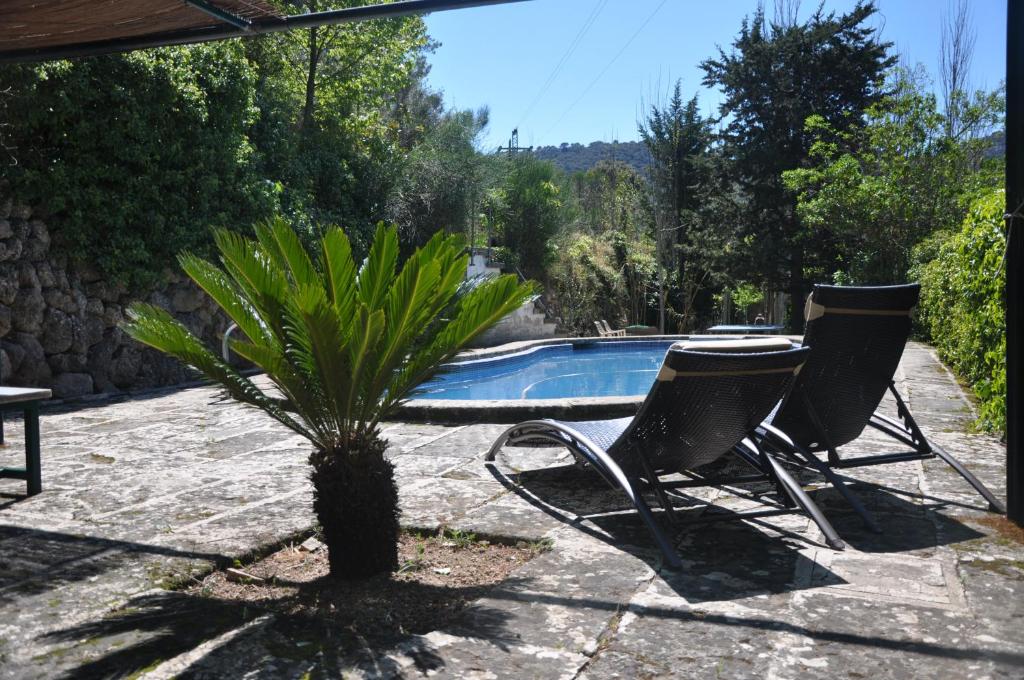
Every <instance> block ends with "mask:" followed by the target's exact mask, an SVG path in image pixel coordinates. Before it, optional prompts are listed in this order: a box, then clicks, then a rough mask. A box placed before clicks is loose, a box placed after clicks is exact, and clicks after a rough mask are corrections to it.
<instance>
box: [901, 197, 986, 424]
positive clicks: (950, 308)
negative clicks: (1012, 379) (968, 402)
mask: <svg viewBox="0 0 1024 680" xmlns="http://www.w3.org/2000/svg"><path fill="white" fill-rule="evenodd" d="M1004 208H1005V194H1004V192H1003V191H992V192H989V193H986V194H984V195H983V196H981V197H980V198H979V199H978V200H976V201H975V202H974V203H973V204H972V205H971V208H970V211H969V212H968V214H967V217H966V218H965V219H964V222H963V225H962V226H961V228H960V231H958V232H955V233H952V234H949V233H945V234H939V235H936V236H935V237H933V239H931V241H930V242H925V243H923V244H921V246H919V248H918V261H923V260H925V259H927V260H928V261H926V262H924V263H923V264H921V265H919V266H918V267H917V268H916V272H915V273H916V275H917V276H918V278H919V279H920V281H921V287H922V291H921V307H920V317H919V321H920V322H921V324H922V326H923V329H924V330H925V332H926V333H927V334H928V335H929V336H930V338H931V341H932V342H933V343H934V345H935V347H936V349H938V352H939V356H940V357H942V360H943V361H945V362H946V363H947V364H949V365H950V366H951V367H952V368H953V370H954V371H955V372H956V373H957V374H958V375H959V376H960V377H961V378H962V379H963V380H965V381H966V382H968V383H969V384H970V385H971V387H972V388H973V389H974V391H975V393H976V394H977V395H978V399H979V400H980V403H981V408H980V418H979V425H980V426H981V427H983V428H984V429H988V430H996V431H1001V432H1005V431H1006V316H1005V303H1004V299H1005V298H1004V295H1005V288H1006V268H1005V262H1004V260H1003V257H1004V253H1005V250H1006V235H1005V233H1004V227H1003V212H1004ZM932 256H933V257H932Z"/></svg>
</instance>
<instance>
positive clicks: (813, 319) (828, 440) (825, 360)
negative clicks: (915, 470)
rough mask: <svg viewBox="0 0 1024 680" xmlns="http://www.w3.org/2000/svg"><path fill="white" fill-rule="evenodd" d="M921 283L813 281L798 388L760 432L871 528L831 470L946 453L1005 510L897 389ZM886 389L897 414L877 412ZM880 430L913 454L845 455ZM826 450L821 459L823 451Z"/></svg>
mask: <svg viewBox="0 0 1024 680" xmlns="http://www.w3.org/2000/svg"><path fill="white" fill-rule="evenodd" d="M919 294H920V286H919V285H918V284H908V285H901V286H876V287H848V286H843V287H840V286H825V285H818V286H815V288H814V291H813V292H812V293H811V295H810V297H809V298H808V300H807V311H806V319H807V327H806V332H805V335H804V340H803V344H804V345H805V346H809V347H810V354H809V355H808V357H807V363H806V364H805V365H804V367H803V369H801V371H800V375H799V376H798V377H797V379H796V381H795V384H794V386H793V390H792V391H791V392H790V393H789V396H788V397H787V398H786V400H785V401H784V402H783V403H782V405H781V407H780V408H779V409H778V412H777V413H776V414H774V415H773V417H772V418H771V420H770V423H769V424H765V425H763V426H762V427H761V428H760V430H759V442H760V443H761V444H762V445H763V446H764V447H765V448H766V449H768V451H769V452H771V453H775V454H781V455H785V456H788V457H790V458H792V459H794V460H796V461H797V462H801V463H804V464H809V465H811V466H812V467H813V468H815V469H817V470H818V471H820V472H822V473H823V474H824V475H825V476H826V477H827V478H828V480H829V481H830V482H832V483H833V485H835V486H836V488H837V489H838V490H839V491H840V492H841V493H842V494H843V496H844V497H846V499H847V500H848V501H849V502H850V503H851V505H852V506H853V507H854V509H855V510H857V512H858V513H859V514H860V515H861V516H862V517H863V518H864V520H865V522H866V523H867V524H868V526H870V527H871V528H873V529H875V530H878V526H877V524H876V523H875V522H874V520H873V519H872V518H871V516H870V515H869V514H868V513H867V511H866V510H865V509H864V508H863V506H862V505H861V504H860V502H859V501H858V499H857V498H856V497H855V496H854V495H853V494H851V493H850V492H849V491H848V490H847V489H846V488H845V486H844V485H843V484H842V482H841V481H840V480H839V479H838V477H837V476H836V475H835V473H834V472H833V471H832V469H833V468H850V467H857V466H863V465H879V464H883V463H897V462H902V461H910V460H919V459H925V458H935V457H938V458H941V459H942V460H944V461H945V462H946V463H948V464H949V465H950V466H951V467H952V468H953V469H954V470H956V471H957V472H958V473H959V474H960V475H961V476H962V477H963V478H964V479H966V480H967V482H968V483H970V485H971V486H973V487H974V488H975V490H976V491H977V492H978V493H980V494H981V495H982V496H983V497H984V498H985V500H986V501H988V504H989V508H990V509H992V510H993V511H996V512H1004V510H1003V506H1002V504H1001V503H999V501H998V500H996V498H995V496H993V495H992V492H991V491H989V490H988V489H987V488H986V487H985V485H984V484H982V483H981V482H980V481H978V479H977V478H976V477H975V476H974V475H972V474H971V473H970V471H968V470H967V469H966V468H965V467H964V466H963V465H962V464H961V463H960V461H958V460H956V459H955V458H954V457H953V456H951V455H950V454H949V453H948V452H947V451H946V450H945V449H943V448H942V447H940V446H938V445H937V444H936V443H935V442H932V441H929V440H928V438H927V437H925V435H924V434H923V433H922V432H921V428H920V427H918V425H917V423H916V422H915V421H914V416H913V415H912V414H911V412H910V409H909V408H908V407H907V403H906V401H904V399H903V397H902V396H901V395H900V393H899V392H898V391H897V390H896V384H895V382H894V381H893V375H894V374H895V372H896V367H897V366H898V365H899V362H900V357H901V356H902V354H903V348H904V346H905V345H906V343H907V338H908V337H909V335H910V325H911V322H910V313H911V311H912V310H913V308H914V307H915V306H916V305H917V300H918V296H919ZM886 392H889V393H891V394H892V397H893V399H894V400H895V403H896V415H897V418H898V420H897V419H894V418H890V417H888V416H885V415H883V414H881V413H878V412H876V409H877V408H878V405H879V403H880V402H881V401H882V398H883V397H884V396H885V394H886ZM869 425H870V426H871V427H873V428H874V429H876V430H878V431H880V432H882V433H884V434H886V435H888V436H890V437H892V438H893V439H895V440H896V441H897V442H899V443H901V444H904V445H906V446H907V447H909V448H910V450H909V451H900V452H896V453H878V454H871V455H858V456H854V457H848V456H841V455H840V454H839V451H838V449H839V447H841V446H843V445H844V444H847V443H849V442H851V441H853V440H854V439H856V438H857V437H859V436H860V434H861V432H863V431H864V428H865V427H867V426H869ZM822 451H824V452H827V457H826V460H824V461H822V460H821V459H820V458H819V457H818V456H817V455H815V454H816V453H818V452H822Z"/></svg>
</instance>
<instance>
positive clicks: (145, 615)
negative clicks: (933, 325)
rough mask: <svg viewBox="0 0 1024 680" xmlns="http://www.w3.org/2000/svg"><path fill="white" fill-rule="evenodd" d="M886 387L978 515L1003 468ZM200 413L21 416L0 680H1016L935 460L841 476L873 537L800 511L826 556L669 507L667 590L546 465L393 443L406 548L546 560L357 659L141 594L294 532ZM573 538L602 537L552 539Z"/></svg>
mask: <svg viewBox="0 0 1024 680" xmlns="http://www.w3.org/2000/svg"><path fill="white" fill-rule="evenodd" d="M899 377H900V387H901V390H902V391H903V392H904V394H906V395H908V397H909V400H910V404H911V408H912V409H913V410H914V412H915V414H916V415H917V417H918V420H919V422H920V423H921V425H922V426H923V427H924V428H925V429H926V431H927V432H928V433H929V434H930V436H932V437H933V438H934V439H935V440H937V441H938V442H939V443H941V444H942V445H944V446H946V447H947V448H948V450H949V451H951V452H952V453H954V455H957V456H959V457H961V459H962V460H963V461H964V462H965V463H967V465H968V466H969V467H970V468H971V469H972V471H974V472H975V473H976V474H977V475H978V476H979V477H980V478H981V479H982V480H983V481H984V482H985V483H986V484H988V485H990V488H992V489H993V490H994V491H996V493H997V495H999V496H1002V494H1003V484H1004V464H1005V459H1004V457H1005V453H1004V448H1003V447H1002V445H1001V444H1000V443H999V442H998V441H996V440H995V439H993V438H991V437H988V436H985V435H980V434H970V433H968V431H967V430H968V424H969V422H970V421H971V419H972V416H971V411H970V404H969V402H968V401H967V400H966V398H965V397H964V395H963V393H962V392H961V391H960V389H959V388H958V387H957V385H956V383H955V381H954V380H953V379H952V377H951V376H950V375H949V374H948V372H946V371H945V369H944V368H943V367H942V366H941V365H940V364H939V363H938V362H937V360H936V359H935V357H934V355H933V353H932V352H931V351H930V350H928V349H927V348H925V347H922V346H917V345H915V346H912V347H910V348H909V349H908V351H907V353H906V354H905V356H904V360H903V364H902V366H901V371H900V375H899ZM216 398H217V393H216V391H215V390H213V389H210V388H193V389H185V390H177V391H165V392H160V393H153V394H149V395H143V396H136V397H133V398H131V399H127V400H122V401H118V402H103V403H96V404H94V405H88V404H77V405H74V407H73V408H72V407H55V408H52V409H50V411H48V412H44V414H43V418H42V430H43V484H44V492H43V493H42V494H41V495H39V496H35V497H32V498H28V499H25V498H23V496H22V493H23V484H21V483H18V482H14V481H10V480H3V481H0V677H2V678H36V677H146V678H169V677H184V678H220V677H259V678H306V677H342V676H344V677H393V676H404V677H410V678H415V677H421V676H424V675H436V676H439V677H472V678H533V677H536V678H589V679H591V680H598V679H603V678H637V677H681V678H719V677H720V678H818V677H822V678H824V677H828V678H879V679H880V678H904V677H921V678H976V679H981V678H1021V677H1024V597H1022V595H1024V580H1022V579H1024V546H1022V545H1020V544H1019V543H1016V542H1014V541H1013V540H1010V539H1008V538H1006V537H1003V536H1001V535H1000V534H999V533H998V532H997V531H996V530H995V529H993V528H992V527H993V526H997V525H995V524H993V523H992V522H991V519H992V518H994V517H995V516H994V515H991V514H989V513H986V512H984V503H983V501H982V500H981V499H980V498H979V497H977V496H976V495H975V494H974V492H973V491H972V490H971V489H970V487H969V486H967V484H966V483H964V482H963V481H962V480H961V479H960V478H959V477H958V476H956V474H955V473H953V471H952V470H951V469H949V468H948V467H946V466H945V465H944V464H943V463H941V462H940V461H936V460H931V461H926V462H924V463H921V462H912V463H902V464H898V465H888V466H880V467H875V468H861V469H859V470H855V471H853V472H851V474H850V477H851V478H852V479H854V480H856V485H855V490H856V491H857V492H858V493H859V494H861V495H862V497H863V498H864V499H865V501H866V504H867V505H868V506H869V507H870V508H873V509H874V511H875V513H876V516H877V518H878V519H879V521H880V523H881V524H882V525H883V527H884V528H885V533H884V534H882V535H875V534H871V533H868V532H866V531H865V530H863V529H862V528H861V525H860V522H859V520H858V518H857V517H856V516H855V515H853V514H852V513H851V512H850V511H849V510H848V508H846V507H845V505H844V504H843V502H842V500H841V499H840V498H839V497H838V495H837V494H835V493H834V492H832V491H831V490H829V489H827V488H820V489H817V490H815V491H814V492H813V493H812V495H813V496H814V498H815V499H816V500H817V501H818V503H819V504H820V505H821V506H822V507H823V509H825V511H826V513H827V514H828V515H829V517H830V518H831V519H832V520H833V523H834V524H835V525H836V528H837V529H838V530H839V532H840V534H842V535H843V537H844V538H845V539H846V540H847V541H848V543H849V544H850V546H849V547H848V548H847V550H845V551H842V552H837V551H833V550H830V549H828V548H827V547H825V546H824V544H823V542H822V541H821V537H820V536H819V534H818V532H817V529H816V527H815V526H814V525H813V523H810V522H809V521H808V520H807V519H806V518H805V517H803V516H801V515H777V516H771V517H764V518H761V519H758V520H747V521H736V520H731V521H722V522H715V523H703V522H702V523H696V522H695V521H694V520H697V519H698V518H700V517H703V518H708V517H717V516H722V517H723V518H726V519H727V518H728V515H729V514H730V513H731V512H733V511H739V510H744V509H749V508H752V507H757V502H756V500H754V499H750V498H736V497H733V496H730V495H727V494H725V493H723V491H721V490H717V489H705V490H701V491H698V492H694V493H693V496H694V501H695V502H696V501H698V500H713V501H714V503H715V505H714V508H713V509H704V508H703V507H702V506H697V505H696V504H695V505H694V507H693V508H687V509H684V510H683V511H682V514H683V515H684V517H685V519H686V521H685V522H684V523H683V525H682V526H681V527H679V528H678V529H677V530H676V532H675V536H676V540H677V544H678V547H679V550H680V552H681V554H682V555H683V557H684V559H685V563H686V567H685V569H684V570H683V571H681V572H679V573H670V572H666V571H662V570H661V569H660V561H659V558H658V555H657V553H656V551H654V550H652V548H651V544H650V541H649V540H648V537H647V535H646V533H645V532H644V529H643V527H642V525H640V523H639V522H638V521H637V520H636V519H635V518H634V517H632V516H630V515H628V514H622V513H617V512H615V511H616V510H621V509H623V507H624V505H623V503H622V500H621V499H620V498H619V497H618V496H617V495H616V494H614V493H612V492H609V491H608V490H606V489H604V488H603V487H602V486H601V484H600V483H599V482H598V481H596V480H593V479H590V478H588V477H586V476H582V477H581V476H580V475H579V474H577V473H576V471H575V470H571V469H566V468H565V467H564V465H565V464H566V463H567V462H568V461H569V459H568V457H567V455H566V454H564V453H562V452H559V451H556V450H546V449H540V450H521V451H516V450H506V455H504V456H503V458H502V467H501V472H502V474H495V473H493V472H492V471H491V469H489V468H488V467H486V466H485V465H484V464H483V460H482V459H483V455H484V453H485V451H486V450H487V448H488V446H489V444H490V442H491V441H492V440H493V438H494V437H495V436H496V435H497V434H498V433H499V432H500V431H501V430H502V429H503V427H504V426H502V425H494V424H478V425H470V426H442V425H417V424H402V423H395V424H390V425H389V426H388V427H387V428H386V430H385V436H386V437H387V438H388V439H389V440H390V442H391V448H390V455H392V456H393V459H394V461H395V464H396V466H397V470H398V478H399V483H400V487H401V492H400V493H401V498H402V504H403V513H404V515H403V517H404V520H403V521H404V523H405V524H406V525H409V526H415V527H421V528H437V527H439V526H441V525H447V526H449V527H452V528H458V529H465V530H470V531H474V532H477V533H481V534H487V535H494V536H504V537H509V538H521V539H526V540H538V539H542V538H548V539H551V540H552V541H553V546H554V547H553V549H552V550H551V551H550V552H547V553H544V554H543V555H541V556H539V557H537V558H536V559H534V560H533V561H531V562H530V563H528V564H526V565H524V566H523V567H522V568H520V569H519V570H518V571H516V572H514V573H513V576H512V578H511V579H510V580H508V581H506V582H505V583H503V584H501V585H500V586H498V587H496V588H495V589H494V590H493V591H492V592H491V593H490V594H489V595H488V596H487V597H485V598H484V599H482V600H478V601H476V602H475V603H474V604H473V605H472V606H471V607H470V609H469V611H468V612H467V613H466V615H465V616H464V617H463V618H462V619H461V620H460V621H459V622H458V623H456V624H455V625H452V626H449V627H447V628H445V629H443V630H439V631H435V632H433V633H430V634H428V635H424V636H409V637H406V638H403V639H399V640H395V641H393V642H392V643H388V644H379V645H377V646H370V645H368V644H366V642H365V641H363V640H359V639H353V637H352V635H351V634H349V633H347V632H346V631H343V630H338V629H335V628H332V626H330V625H329V624H326V623H324V622H322V621H317V620H309V619H301V618H298V617H289V616H283V615H275V614H268V613H266V612H263V611H260V610H257V609H254V608H252V607H251V606H249V607H245V606H242V605H240V604H239V605H236V604H233V603H228V602H219V601H213V600H208V599H203V598H197V597H192V596H188V595H185V594H183V593H180V592H176V591H173V590H167V589H166V586H168V585H170V584H175V583H181V582H183V581H185V580H187V579H188V578H189V576H190V575H199V574H201V573H204V572H205V571H208V570H209V569H210V568H211V566H212V565H213V564H214V563H222V564H223V563H227V562H230V561H231V560H232V559H235V558H244V557H245V556H247V555H250V554H253V553H254V552H259V551H261V550H265V549H267V548H269V547H271V546H274V545H277V544H280V543H281V542H282V541H285V540H287V539H289V538H291V537H294V536H296V535H299V534H301V533H302V532H304V531H307V530H308V529H309V527H310V526H311V525H312V523H313V518H312V514H311V510H310V489H309V482H308V479H307V474H308V471H307V466H306V462H305V461H306V456H307V450H308V449H307V446H306V445H305V444H304V442H303V440H301V439H299V438H297V437H295V436H293V435H291V434H290V433H289V432H287V431H285V430H283V429H282V428H280V427H277V426H275V425H274V424H273V423H272V422H271V421H270V420H269V419H267V418H266V417H264V416H262V415H261V414H260V413H258V412H256V411H251V410H247V409H243V408H241V407H239V406H237V405H235V404H232V403H227V402H218V401H217V400H216ZM8 434H9V437H8V439H9V442H10V444H11V446H9V447H8V448H6V449H0V465H2V464H5V463H6V464H16V463H17V461H18V458H19V456H20V448H19V447H20V445H21V442H20V439H19V437H20V424H19V423H17V422H14V423H9V427H8ZM882 441H883V440H879V439H877V438H876V437H874V436H872V435H870V434H865V436H864V437H862V439H861V440H859V441H858V442H856V443H855V445H853V446H852V447H851V448H852V449H858V448H859V449H874V450H877V449H878V448H879V447H880V446H885V445H884V444H882ZM886 448H890V449H891V446H890V447H886ZM520 470H528V471H530V472H523V473H521V474H517V472H518V471H520ZM808 481H809V482H812V483H814V482H816V481H817V480H814V479H808ZM516 485H519V489H518V493H517V492H516V491H517V489H516V488H514V487H515V486H516ZM813 486H817V485H816V484H812V487H813ZM590 513H602V514H601V515H600V516H598V517H594V518H593V519H587V520H579V519H578V517H579V515H582V514H590Z"/></svg>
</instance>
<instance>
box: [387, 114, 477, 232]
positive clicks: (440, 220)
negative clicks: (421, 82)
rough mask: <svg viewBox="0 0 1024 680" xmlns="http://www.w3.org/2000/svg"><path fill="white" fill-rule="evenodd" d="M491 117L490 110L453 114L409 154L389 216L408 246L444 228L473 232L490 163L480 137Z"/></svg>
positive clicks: (390, 200) (443, 119)
mask: <svg viewBox="0 0 1024 680" xmlns="http://www.w3.org/2000/svg"><path fill="white" fill-rule="evenodd" d="M487 119H488V112H487V109H481V110H479V111H476V112H473V111H452V112H449V113H447V114H445V115H444V116H443V117H442V118H441V120H440V121H439V122H438V123H437V125H436V126H435V127H434V128H433V129H432V130H430V131H429V132H428V133H427V134H426V136H425V138H424V139H423V141H422V142H421V143H420V144H419V145H418V146H416V147H415V148H414V149H412V151H411V152H410V153H409V156H408V161H407V162H406V167H405V169H404V172H403V173H402V177H401V179H400V180H399V181H398V182H397V185H396V187H395V189H394V191H393V193H392V195H391V197H390V199H389V202H388V216H389V218H390V219H391V220H392V221H393V222H395V223H396V224H397V225H398V227H399V230H400V231H401V233H402V236H403V241H404V243H405V245H406V246H407V247H414V246H418V245H421V244H422V243H424V242H426V240H427V239H428V238H429V237H430V235H431V234H433V233H434V232H435V231H437V230H438V229H445V230H447V231H452V232H465V231H469V230H468V229H467V227H468V225H469V222H470V220H471V217H472V213H473V211H474V210H475V209H476V204H477V202H478V201H479V200H480V196H481V193H482V191H483V187H482V183H483V167H482V166H483V164H484V162H485V161H484V158H483V157H482V155H481V154H480V153H479V151H478V150H477V148H476V139H477V137H478V136H479V134H480V132H481V131H482V130H483V129H484V128H485V127H486V126H487Z"/></svg>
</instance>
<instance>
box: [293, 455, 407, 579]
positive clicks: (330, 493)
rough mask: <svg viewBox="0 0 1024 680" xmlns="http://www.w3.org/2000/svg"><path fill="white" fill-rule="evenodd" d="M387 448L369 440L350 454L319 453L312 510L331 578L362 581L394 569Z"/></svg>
mask: <svg viewBox="0 0 1024 680" xmlns="http://www.w3.org/2000/svg"><path fill="white" fill-rule="evenodd" d="M386 446H387V443H386V442H384V441H383V440H381V439H380V438H378V437H367V438H365V439H362V440H357V441H353V442H351V443H350V445H349V447H348V450H347V451H344V450H332V451H327V450H317V451H314V452H313V454H312V455H311V456H310V464H311V465H312V466H313V473H312V476H311V477H312V481H313V510H314V512H316V516H317V519H318V520H319V521H320V526H321V529H322V531H323V540H324V543H326V544H327V550H328V560H329V562H330V568H331V576H333V577H335V578H344V579H353V578H364V577H367V576H372V575H374V574H381V573H390V572H393V571H395V570H396V569H397V568H398V512H399V511H398V487H397V486H396V485H395V474H394V466H392V464H391V462H390V461H388V460H386V459H385V458H384V449H385V447H386Z"/></svg>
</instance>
